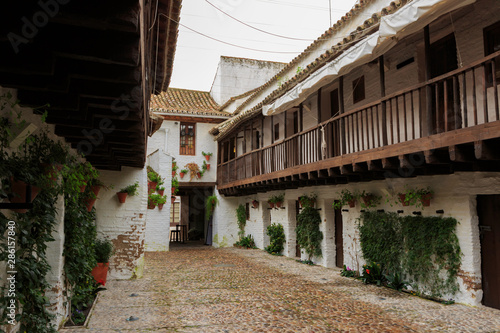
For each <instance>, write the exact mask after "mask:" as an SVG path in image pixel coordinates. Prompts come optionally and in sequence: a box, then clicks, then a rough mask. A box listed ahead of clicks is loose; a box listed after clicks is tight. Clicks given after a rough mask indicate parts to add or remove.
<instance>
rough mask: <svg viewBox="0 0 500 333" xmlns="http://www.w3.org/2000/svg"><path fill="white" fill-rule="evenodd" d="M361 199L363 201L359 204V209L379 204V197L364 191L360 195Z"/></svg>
mask: <svg viewBox="0 0 500 333" xmlns="http://www.w3.org/2000/svg"><path fill="white" fill-rule="evenodd" d="M361 198H362V199H363V202H362V203H361V207H363V208H370V207H375V206H377V205H378V204H379V203H380V199H381V197H379V196H377V195H375V194H373V193H370V192H365V191H363V193H361Z"/></svg>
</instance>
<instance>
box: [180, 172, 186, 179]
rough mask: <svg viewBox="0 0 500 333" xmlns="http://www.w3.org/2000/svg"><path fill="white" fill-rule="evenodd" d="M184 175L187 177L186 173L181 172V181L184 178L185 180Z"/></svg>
mask: <svg viewBox="0 0 500 333" xmlns="http://www.w3.org/2000/svg"><path fill="white" fill-rule="evenodd" d="M184 175H185V173H184V172H182V171H181V172H179V176H180V177H181V179H182V178H184Z"/></svg>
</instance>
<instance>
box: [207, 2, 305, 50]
mask: <svg viewBox="0 0 500 333" xmlns="http://www.w3.org/2000/svg"><path fill="white" fill-rule="evenodd" d="M205 2H207V3H208V4H209V5H210V6H212V7H214V8H215V9H217V10H218V11H219V12H221V13H222V14H224V15H227V16H229V17H230V18H232V19H233V20H235V21H237V22H239V23H241V24H243V25H245V26H247V27H249V28H252V29H254V30H257V31H260V32H262V33H265V34H268V35H271V36H275V37H279V38H286V39H292V40H302V41H311V39H304V38H295V37H287V36H283V35H278V34H275V33H272V32H268V31H265V30H262V29H259V28H256V27H254V26H251V25H250V24H247V23H245V22H243V21H241V20H238V19H237V18H236V17H234V16H231V15H230V14H228V13H226V12H225V11H223V10H222V9H220V8H219V7H217V6H215V5H214V4H213V3H211V2H210V1H208V0H205Z"/></svg>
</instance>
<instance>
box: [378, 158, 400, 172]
mask: <svg viewBox="0 0 500 333" xmlns="http://www.w3.org/2000/svg"><path fill="white" fill-rule="evenodd" d="M382 168H383V169H384V170H387V169H397V168H398V165H397V164H396V163H395V161H394V160H393V159H391V158H383V159H382Z"/></svg>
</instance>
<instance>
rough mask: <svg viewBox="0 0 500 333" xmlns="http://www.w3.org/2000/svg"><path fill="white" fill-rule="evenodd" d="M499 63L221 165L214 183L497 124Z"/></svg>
mask: <svg viewBox="0 0 500 333" xmlns="http://www.w3.org/2000/svg"><path fill="white" fill-rule="evenodd" d="M499 61H500V52H496V53H494V54H492V55H490V56H488V57H485V58H483V59H482V60H480V61H478V62H476V63H473V64H471V65H469V66H467V67H464V68H461V69H458V70H455V71H452V72H450V73H447V74H445V75H442V76H440V77H437V78H434V79H432V80H429V81H427V82H424V83H421V84H418V85H416V86H414V87H410V88H407V89H405V90H402V91H399V92H397V93H394V94H391V95H388V96H386V97H384V98H382V99H380V100H378V101H376V102H374V103H371V104H369V105H366V106H363V107H361V108H358V109H354V110H351V111H348V112H346V113H343V114H341V115H339V116H336V117H333V118H331V119H329V120H327V121H325V122H323V123H321V124H318V125H317V126H315V127H313V128H310V129H307V130H305V131H303V132H301V133H298V134H295V135H294V136H291V137H288V138H286V139H284V140H282V141H280V142H277V143H274V144H272V145H270V146H267V147H264V148H261V149H258V150H254V151H252V152H249V153H246V154H244V155H241V156H238V157H236V158H235V159H233V160H231V161H228V162H225V163H221V164H219V166H218V170H217V173H218V175H217V176H218V184H219V186H223V185H225V184H228V183H231V182H234V181H237V180H241V179H247V178H251V177H255V176H260V175H264V174H268V173H272V172H276V171H281V170H285V169H287V168H292V167H295V166H300V165H305V164H310V163H315V162H319V161H321V160H325V159H328V158H332V157H336V156H340V155H346V154H352V153H356V152H360V151H365V150H369V149H374V148H379V147H383V146H388V145H393V144H397V143H401V142H405V141H410V140H415V139H419V138H423V137H429V136H432V135H434V134H438V133H443V132H449V131H453V130H459V129H461V128H467V127H472V126H476V125H479V124H484V123H488V122H493V121H498V120H500V115H499V113H500V112H499V100H498V87H497V85H498V84H499V82H498V78H497V76H498V74H497V69H496V66H495V65H496V63H495V62H497V63H498V62H499ZM499 137H500V133H499Z"/></svg>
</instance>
